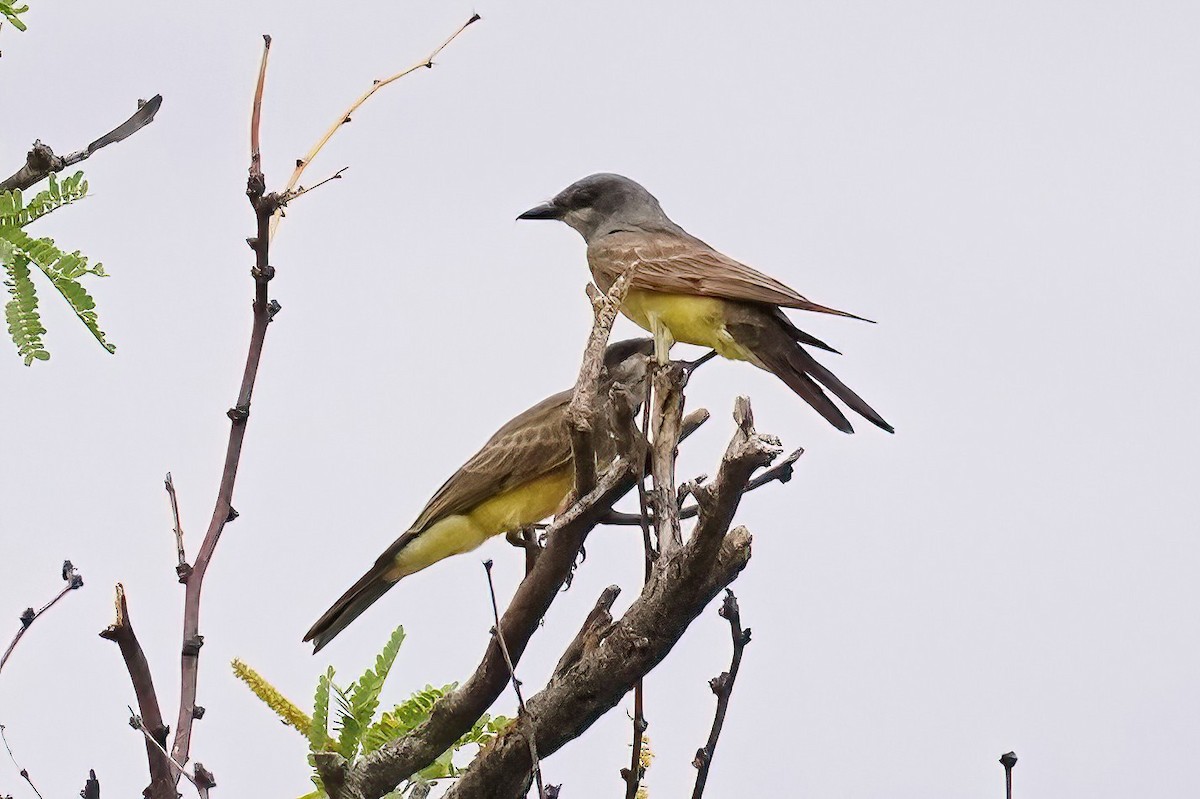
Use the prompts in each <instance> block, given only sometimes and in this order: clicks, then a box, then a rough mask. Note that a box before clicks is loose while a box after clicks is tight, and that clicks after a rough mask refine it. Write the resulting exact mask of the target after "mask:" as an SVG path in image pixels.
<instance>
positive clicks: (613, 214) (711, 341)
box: [517, 173, 895, 433]
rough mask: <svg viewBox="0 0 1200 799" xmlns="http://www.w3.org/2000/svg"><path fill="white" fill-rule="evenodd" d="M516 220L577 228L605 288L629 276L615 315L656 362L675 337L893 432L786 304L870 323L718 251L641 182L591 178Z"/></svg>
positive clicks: (839, 424) (843, 424) (830, 412)
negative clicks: (636, 332) (648, 339)
mask: <svg viewBox="0 0 1200 799" xmlns="http://www.w3.org/2000/svg"><path fill="white" fill-rule="evenodd" d="M517 219H554V220H559V221H561V222H565V223H566V224H567V225H569V226H570V227H572V228H574V229H575V230H576V231H578V232H579V234H580V235H582V236H583V240H584V242H586V244H587V260H588V265H589V266H590V267H591V271H592V278H593V279H594V280H595V282H596V285H597V286H598V287H599V288H600V289H601V290H603V291H605V292H607V291H608V290H609V289H610V288H611V286H612V284H613V283H614V282H616V280H617V279H618V278H619V277H620V276H621V275H623V274H625V273H626V272H629V274H630V277H629V290H628V293H627V294H626V296H625V300H624V303H623V304H622V307H621V311H622V313H624V315H625V316H627V317H629V318H630V319H631V320H632V321H633V322H634V323H635V324H637V325H638V326H639V327H642V328H644V329H645V330H648V331H650V333H652V334H653V336H654V354H655V359H656V360H657V361H658V362H659V363H666V361H667V358H668V355H667V353H668V351H669V350H670V347H671V345H672V344H673V343H674V342H676V341H679V342H683V343H686V344H696V345H699V346H702V347H710V348H712V349H713V350H716V352H717V353H718V354H719V355H721V356H723V357H725V358H728V359H730V360H735V361H749V362H750V363H752V364H754V365H755V366H757V367H759V368H760V369H765V370H766V371H768V372H771V373H773V374H774V375H776V376H777V377H778V378H779V379H780V380H782V381H783V382H784V383H785V384H787V386H788V387H789V388H790V389H791V390H792V391H794V392H795V393H796V394H798V395H799V396H800V397H801V398H802V399H803V400H804V401H805V402H807V403H808V404H809V405H811V406H812V407H813V409H814V410H816V411H817V413H819V414H820V415H821V416H822V417H824V418H825V419H826V420H827V421H828V422H829V423H830V424H832V425H833V426H834V427H835V428H837V429H838V430H841V431H842V432H845V433H853V432H854V427H853V426H852V425H851V424H850V421H849V420H848V419H847V418H846V415H845V414H844V413H843V412H842V410H841V409H840V408H839V407H838V406H837V404H836V403H834V402H833V400H831V399H830V398H829V396H828V395H827V394H826V393H825V391H823V390H822V388H821V386H824V387H825V389H826V390H828V391H829V392H830V393H832V394H833V396H835V397H837V398H838V399H839V400H841V401H842V402H843V403H844V404H845V405H846V406H847V407H848V408H850V409H851V410H853V411H854V412H855V413H857V414H859V415H861V416H862V417H863V418H865V419H867V420H868V421H870V422H871V423H872V424H874V425H876V426H877V427H879V428H881V429H883V430H886V431H887V432H889V433H893V432H895V429H894V428H893V427H892V425H890V424H888V423H887V422H886V421H885V420H884V419H883V417H882V416H880V415H879V413H877V412H876V411H875V410H874V409H873V408H872V407H871V406H870V405H868V404H867V403H866V401H865V400H863V398H862V397H860V396H859V395H858V394H856V393H854V392H853V391H852V390H850V388H849V387H847V386H846V384H845V383H843V382H842V381H841V380H839V379H838V378H837V377H835V376H834V374H833V373H832V372H830V371H829V370H828V369H827V368H825V367H824V366H822V365H821V363H820V362H818V361H817V359H816V358H814V357H813V356H812V354H810V353H809V352H808V350H807V349H805V347H806V346H807V347H814V348H816V349H819V350H825V351H826V352H831V353H835V354H840V353H838V351H837V350H835V349H834V348H833V347H831V346H829V345H828V344H826V343H825V342H823V341H821V340H820V339H818V338H816V337H814V336H811V335H809V334H808V333H805V332H804V331H803V330H800V329H799V328H798V327H796V325H795V324H793V323H792V321H791V320H790V319H789V318H788V317H787V315H786V314H785V313H784V312H783V308H795V309H798V310H802V311H815V312H817V313H823V314H832V315H834V316H844V317H849V318H851V319H859V320H861V321H865V322H869V321H870V320H869V319H863V318H862V317H861V316H855V315H854V314H852V313H848V312H846V311H839V310H837V309H835V308H829V307H827V306H824V305H818V304H817V303H815V302H812V301H811V300H809V299H807V298H806V297H803V296H801V295H800V294H798V293H797V292H796V291H794V290H792V289H791V288H789V287H788V286H786V285H784V284H783V283H781V282H779V281H778V280H776V279H774V278H772V277H769V276H767V275H765V274H763V273H761V272H759V271H757V270H755V269H753V268H751V267H749V266H747V265H745V264H743V263H740V262H738V261H735V260H734V259H732V258H730V257H729V256H727V255H724V254H722V253H720V252H718V251H717V250H715V249H713V248H712V247H710V246H709V245H707V244H705V243H704V242H703V241H701V240H700V239H698V238H696V237H695V236H692V235H691V234H689V233H688V232H687V231H686V230H684V229H683V228H682V227H680V226H679V225H677V224H675V223H674V222H672V221H671V219H670V218H669V217H668V216H667V215H666V214H665V213H664V212H663V209H662V206H661V205H660V204H659V202H658V200H657V199H655V197H654V195H652V194H651V193H650V192H649V191H647V190H646V189H645V188H644V187H643V186H642V185H641V184H639V183H637V182H635V181H633V180H630V179H629V178H627V177H624V176H622V175H615V174H611V173H599V174H595V175H589V176H588V177H585V178H583V179H581V180H578V181H576V182H575V183H572V184H571V185H570V186H568V187H567V188H565V189H563V190H562V191H561V192H559V193H558V194H557V195H556V196H555V197H554V199H552V200H550V201H548V202H544V203H542V204H540V205H537V206H534V207H533V208H530V209H529V210H528V211H526V212H524V213H523V214H521V215H520V216H518V217H517Z"/></svg>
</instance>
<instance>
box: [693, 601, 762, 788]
mask: <svg viewBox="0 0 1200 799" xmlns="http://www.w3.org/2000/svg"><path fill="white" fill-rule="evenodd" d="M719 612H720V614H721V617H722V618H724V619H726V620H728V621H729V633H730V636H731V638H732V639H733V658H732V660H731V661H730V664H729V671H725V672H722V673H721V674H720V675H719V676H717V677H713V678H712V679H711V680H709V683H708V685H709V687H710V688H712V692H713V693H714V694H716V695H717V710H716V713H715V714H714V716H713V724H712V730H711V731H709V733H708V742H707V743H706V744H705V745H704V747H703V748H701V749H697V750H696V758H695V759H694V760H693V761H692V765H694V766H695V767H696V768H697V769H698V773H697V774H696V786H695V788H693V789H692V799H700V797H702V796H703V795H704V786H705V784H706V783H707V782H708V769H709V767H710V766H711V765H712V759H713V753H714V752H716V751H717V740H718V739H719V738H720V737H721V728H722V727H723V726H724V725H725V713H726V711H728V710H729V697H730V695H731V694H732V693H733V683H734V680H736V679H737V675H738V669H739V668H741V665H742V650H744V649H745V648H746V644H748V643H750V628H749V627H747V628H746V629H745V630H743V629H742V615H741V611H740V610H739V608H738V601H737V597H736V596H734V595H733V591H732V590H730V589H728V588H726V589H725V601H724V602H722V603H721V610H720V611H719Z"/></svg>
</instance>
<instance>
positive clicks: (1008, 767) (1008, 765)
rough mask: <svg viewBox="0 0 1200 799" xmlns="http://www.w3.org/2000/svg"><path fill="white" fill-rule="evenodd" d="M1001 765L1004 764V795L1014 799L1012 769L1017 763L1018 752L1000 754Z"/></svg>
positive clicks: (1007, 798)
mask: <svg viewBox="0 0 1200 799" xmlns="http://www.w3.org/2000/svg"><path fill="white" fill-rule="evenodd" d="M1000 765H1002V766H1004V796H1005V798H1006V799H1012V771H1013V766H1015V765H1017V753H1016V752H1005V753H1004V754H1003V755H1001V756H1000Z"/></svg>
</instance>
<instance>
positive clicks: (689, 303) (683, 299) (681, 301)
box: [621, 289, 752, 361]
mask: <svg viewBox="0 0 1200 799" xmlns="http://www.w3.org/2000/svg"><path fill="white" fill-rule="evenodd" d="M621 310H622V311H623V312H624V314H625V315H626V316H628V317H629V318H630V319H632V320H633V322H634V324H636V325H637V326H638V327H641V328H643V329H645V330H648V331H650V332H651V333H653V332H654V322H655V321H657V322H658V324H660V325H662V326H664V327H666V328H667V330H669V331H670V332H671V338H673V339H675V340H676V341H679V342H682V343H684V344H695V345H697V346H700V347H711V348H712V349H714V350H716V351H717V353H718V354H720V355H721V356H723V357H725V358H730V359H732V360H735V361H749V360H752V356H751V355H750V353H749V352H747V351H746V350H745V349H743V348H742V347H741V346H740V345H739V344H738V343H737V342H736V341H734V340H733V337H732V336H730V335H729V332H728V331H727V330H726V329H725V313H724V301H723V300H719V299H716V298H715V297H700V296H696V295H694V294H663V293H661V292H657V291H643V290H641V289H633V290H631V291H630V292H629V293H628V294H626V295H625V304H624V305H622V306H621Z"/></svg>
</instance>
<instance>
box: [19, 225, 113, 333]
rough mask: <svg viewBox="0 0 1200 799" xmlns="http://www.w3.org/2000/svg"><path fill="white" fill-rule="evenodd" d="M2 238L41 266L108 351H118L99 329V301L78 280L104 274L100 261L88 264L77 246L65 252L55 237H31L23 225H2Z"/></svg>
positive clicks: (52, 283)
mask: <svg viewBox="0 0 1200 799" xmlns="http://www.w3.org/2000/svg"><path fill="white" fill-rule="evenodd" d="M0 239H3V240H5V241H7V242H8V243H9V244H11V245H12V246H13V247H14V248H15V249H16V250H17V251H18V252H20V253H22V254H23V255H24V256H25V257H27V258H28V259H29V260H30V261H32V262H33V263H34V264H35V265H36V266H37V267H38V268H39V269H41V270H42V273H43V274H45V275H46V277H48V278H49V279H50V283H51V285H53V286H54V288H56V289H58V292H59V294H61V295H62V296H63V297H64V298H65V299H66V300H67V302H68V303H69V304H70V306H71V310H73V311H74V312H75V315H76V316H77V317H79V319H80V321H82V322H83V323H84V325H85V326H86V327H87V329H88V330H89V331H91V333H92V335H93V336H95V338H96V340H97V341H99V342H100V345H101V346H102V347H104V349H106V350H108V351H109V352H116V349H117V348H116V346H114V345H113V344H110V343H108V341H107V340H105V338H104V331H103V330H101V329H100V325H99V319H98V317H97V316H96V311H95V307H96V301H95V300H93V299H92V296H91V295H90V294H88V293H87V289H85V288H84V287H83V286H82V285H80V283H79V281H78V280H77V278H79V277H81V276H82V275H84V274H88V273H90V274H94V275H97V276H99V277H103V275H104V270H103V267H102V266H101V265H100V264H97V265H96V266H94V267H89V266H88V262H87V258H86V257H85V256H83V255H81V254H80V253H79V251H78V250H76V251H75V252H73V253H64V252H63V251H62V250H60V249H58V247H56V246H55V244H54V241H53V240H52V239H47V238H41V239H35V238H32V237H30V236H29V234H27V233H25V231H23V230H21V229H20V228H14V227H0Z"/></svg>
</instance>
